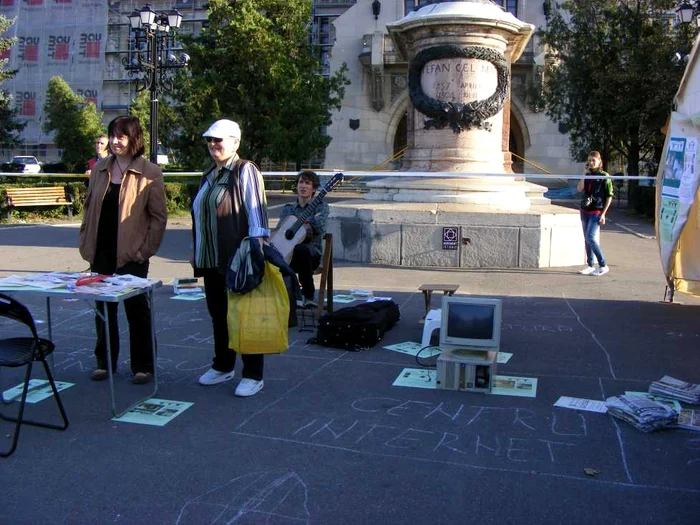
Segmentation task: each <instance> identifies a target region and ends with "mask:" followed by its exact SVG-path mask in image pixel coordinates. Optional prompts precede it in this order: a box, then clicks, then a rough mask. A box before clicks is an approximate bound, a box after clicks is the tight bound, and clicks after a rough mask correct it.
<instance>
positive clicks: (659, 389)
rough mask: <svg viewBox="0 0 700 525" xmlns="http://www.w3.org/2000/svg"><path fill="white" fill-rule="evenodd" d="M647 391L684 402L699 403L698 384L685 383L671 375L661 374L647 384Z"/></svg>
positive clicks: (699, 387) (699, 388)
mask: <svg viewBox="0 0 700 525" xmlns="http://www.w3.org/2000/svg"><path fill="white" fill-rule="evenodd" d="M649 392H651V393H652V394H659V395H662V396H666V397H670V398H673V399H677V400H678V401H683V402H684V403H689V404H691V405H697V404H698V403H700V385H697V384H693V383H686V382H685V381H681V380H680V379H675V378H673V377H671V376H663V377H662V378H661V379H659V380H658V381H654V382H653V383H652V384H651V385H650V386H649Z"/></svg>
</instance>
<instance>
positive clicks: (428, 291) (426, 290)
mask: <svg viewBox="0 0 700 525" xmlns="http://www.w3.org/2000/svg"><path fill="white" fill-rule="evenodd" d="M458 288H459V285H458V284H421V285H420V286H419V287H418V289H419V290H420V291H421V292H423V298H424V299H425V315H428V312H429V311H430V299H431V296H432V294H433V292H442V293H443V295H454V294H455V292H456V291H457V289H458Z"/></svg>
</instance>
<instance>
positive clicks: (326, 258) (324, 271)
mask: <svg viewBox="0 0 700 525" xmlns="http://www.w3.org/2000/svg"><path fill="white" fill-rule="evenodd" d="M317 274H321V284H320V286H319V288H318V308H316V318H319V317H321V316H322V315H323V309H324V307H325V309H326V311H327V312H332V311H333V234H332V233H326V234H325V235H324V236H323V258H322V259H321V266H319V267H318V268H316V270H315V271H314V275H317ZM324 303H325V304H324Z"/></svg>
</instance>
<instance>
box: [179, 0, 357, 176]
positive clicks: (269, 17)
mask: <svg viewBox="0 0 700 525" xmlns="http://www.w3.org/2000/svg"><path fill="white" fill-rule="evenodd" d="M208 15H209V16H208V20H209V26H208V27H207V28H205V29H204V30H203V31H202V34H201V35H200V36H199V37H196V38H184V39H183V40H184V42H185V44H186V51H187V53H188V54H189V55H190V57H191V61H190V68H189V71H187V72H184V74H181V75H180V77H179V81H178V83H177V84H178V85H179V90H178V93H177V97H178V99H179V102H180V103H181V107H180V108H179V114H180V127H181V129H182V133H181V135H180V137H179V139H178V146H179V148H178V149H179V150H180V152H181V153H182V155H183V157H184V159H185V160H186V161H188V162H189V163H190V165H198V164H200V163H201V162H202V161H204V159H205V156H206V149H205V148H204V146H203V142H202V138H201V134H202V132H203V131H204V130H205V129H206V127H207V126H208V125H209V124H211V123H212V122H213V121H214V120H216V119H219V118H231V119H234V120H236V121H237V122H238V123H239V124H240V125H241V128H242V132H243V137H242V138H243V140H242V143H241V155H242V156H243V157H247V158H251V159H253V160H255V161H257V162H260V161H261V160H264V159H265V160H271V161H275V162H280V161H293V162H295V163H297V164H301V163H302V162H303V161H305V160H308V159H310V158H312V157H315V156H317V155H319V154H321V153H322V152H323V150H324V149H325V147H326V146H327V145H328V144H329V143H330V140H331V139H330V137H328V136H325V135H323V134H322V132H321V128H322V127H323V126H326V125H328V124H329V123H330V117H331V111H332V110H333V109H339V107H340V103H341V101H342V98H343V95H344V86H345V85H347V84H348V81H347V79H346V73H345V72H346V68H345V66H343V68H341V70H340V71H338V72H336V73H335V74H334V75H332V76H331V77H330V78H326V77H324V76H323V75H321V74H320V73H319V72H320V68H321V64H320V56H319V54H318V51H317V50H316V49H314V47H313V46H312V45H311V44H310V43H309V33H308V24H309V22H310V20H311V1H310V0H211V1H210V2H209V12H208Z"/></svg>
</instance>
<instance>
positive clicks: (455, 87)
mask: <svg viewBox="0 0 700 525" xmlns="http://www.w3.org/2000/svg"><path fill="white" fill-rule="evenodd" d="M387 30H388V32H389V34H390V35H391V37H392V39H393V41H394V44H395V48H396V50H397V52H398V53H399V54H400V55H401V56H402V57H403V58H405V59H406V60H407V62H408V88H409V99H410V103H409V106H408V111H407V150H406V153H405V155H404V158H403V167H402V170H405V171H406V172H410V173H408V174H407V175H408V176H406V177H404V176H395V177H386V178H384V179H381V180H377V181H373V182H369V183H368V184H367V186H368V188H369V193H366V194H365V195H364V201H363V202H362V203H361V204H359V205H357V204H352V205H343V204H342V203H341V204H334V205H333V206H332V208H331V217H330V220H329V222H328V227H329V231H330V232H331V233H332V234H333V243H334V246H333V250H334V254H335V255H336V257H338V258H339V259H343V260H347V261H354V262H359V263H372V264H387V265H396V266H436V267H457V268H542V267H549V266H570V265H575V264H582V263H583V258H584V255H583V253H584V242H583V233H582V229H581V223H580V218H579V213H578V211H576V210H571V209H568V208H562V207H559V206H552V205H551V204H550V203H549V200H548V199H546V198H544V197H543V193H544V191H546V188H544V187H542V186H538V185H536V184H531V183H528V182H525V181H523V180H520V179H516V178H514V177H513V176H512V175H511V174H510V165H509V161H510V155H509V154H508V138H509V127H508V123H509V122H510V112H509V111H508V112H507V113H505V114H504V108H509V107H510V105H509V97H510V65H511V64H512V63H513V62H515V61H517V60H518V58H519V57H520V55H521V54H522V52H523V50H524V49H525V46H526V45H527V41H528V40H529V39H530V37H531V36H532V33H533V32H534V30H535V27H534V26H532V25H530V24H526V23H524V22H521V21H520V20H518V19H517V18H515V17H514V16H513V15H511V14H510V13H506V12H504V11H503V10H501V9H500V8H499V7H498V6H497V5H496V4H495V3H493V2H491V1H489V0H462V1H456V0H455V1H452V2H436V3H430V4H427V5H424V6H423V7H421V8H420V9H418V10H416V11H411V12H410V13H408V14H407V15H406V16H405V17H404V18H402V19H401V20H398V21H396V22H393V23H391V24H388V25H387ZM413 174H416V178H414V177H413ZM418 175H423V176H422V177H421V178H418ZM427 175H429V176H427Z"/></svg>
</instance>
